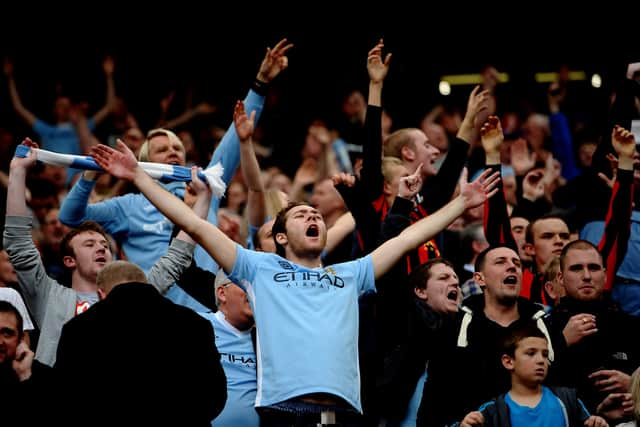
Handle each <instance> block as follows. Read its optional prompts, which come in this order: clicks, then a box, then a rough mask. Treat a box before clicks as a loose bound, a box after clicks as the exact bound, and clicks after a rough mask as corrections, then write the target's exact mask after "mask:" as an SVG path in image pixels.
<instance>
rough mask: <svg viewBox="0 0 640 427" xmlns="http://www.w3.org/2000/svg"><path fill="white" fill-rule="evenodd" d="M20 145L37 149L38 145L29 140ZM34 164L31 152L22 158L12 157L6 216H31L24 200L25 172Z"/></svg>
mask: <svg viewBox="0 0 640 427" xmlns="http://www.w3.org/2000/svg"><path fill="white" fill-rule="evenodd" d="M22 145H26V146H29V147H33V148H38V144H36V143H35V142H33V141H32V140H31V139H29V138H25V139H24V140H23V141H22ZM35 163H36V157H35V155H34V154H33V152H32V151H30V152H29V155H28V156H27V157H24V158H20V157H14V158H13V159H12V160H11V167H10V171H9V186H8V188H7V216H10V215H11V216H31V213H30V212H29V209H28V208H27V201H26V198H25V191H26V188H27V186H26V184H25V182H26V179H27V172H28V170H29V168H31V167H32V166H33V165H34V164H35Z"/></svg>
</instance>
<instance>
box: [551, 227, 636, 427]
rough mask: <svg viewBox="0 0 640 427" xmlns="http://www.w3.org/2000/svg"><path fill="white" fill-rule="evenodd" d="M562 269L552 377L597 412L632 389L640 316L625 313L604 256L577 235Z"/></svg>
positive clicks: (554, 322) (553, 317) (554, 314)
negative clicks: (613, 294) (611, 290)
mask: <svg viewBox="0 0 640 427" xmlns="http://www.w3.org/2000/svg"><path fill="white" fill-rule="evenodd" d="M560 268H561V272H560V274H561V276H560V280H561V282H562V284H563V285H564V288H565V290H566V296H565V297H563V298H561V299H560V304H558V305H557V306H556V307H554V308H553V310H552V311H551V315H550V329H551V332H552V334H553V337H554V338H555V340H556V343H555V344H556V348H557V349H558V360H557V362H556V363H555V364H553V365H551V371H550V380H552V382H553V383H554V384H558V385H562V386H567V387H575V388H577V390H578V397H580V398H581V399H582V400H583V401H584V403H585V405H586V406H587V409H589V410H590V411H592V412H595V410H596V409H597V406H598V404H599V403H601V402H602V401H603V400H604V399H605V398H606V397H607V396H608V395H610V394H612V393H625V392H627V391H628V390H629V386H630V384H631V374H632V373H633V371H634V370H635V369H637V368H638V366H640V341H639V340H638V339H637V331H638V330H640V319H638V318H637V317H634V316H631V315H629V314H627V313H624V312H623V311H622V310H621V309H620V308H619V307H618V306H617V305H616V304H615V303H614V302H613V301H612V300H611V298H610V296H609V294H608V293H607V292H606V291H605V290H604V289H605V281H606V272H605V268H604V263H603V259H602V255H601V254H600V252H599V251H598V250H597V248H596V247H595V246H594V245H593V244H592V243H590V242H587V241H585V240H576V241H574V242H571V243H569V244H568V245H567V246H565V248H564V249H563V250H562V254H561V255H560ZM610 421H619V420H610Z"/></svg>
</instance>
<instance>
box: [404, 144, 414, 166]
mask: <svg viewBox="0 0 640 427" xmlns="http://www.w3.org/2000/svg"><path fill="white" fill-rule="evenodd" d="M400 154H401V155H402V160H406V161H408V162H412V161H414V160H415V158H416V153H415V151H413V150H412V149H411V147H409V146H408V145H404V146H403V147H402V148H401V149H400Z"/></svg>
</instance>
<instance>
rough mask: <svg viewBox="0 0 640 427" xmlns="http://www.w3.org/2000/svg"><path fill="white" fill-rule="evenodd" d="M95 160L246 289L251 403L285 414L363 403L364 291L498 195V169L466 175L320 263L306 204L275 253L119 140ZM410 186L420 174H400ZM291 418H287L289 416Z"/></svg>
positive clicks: (321, 232)
mask: <svg viewBox="0 0 640 427" xmlns="http://www.w3.org/2000/svg"><path fill="white" fill-rule="evenodd" d="M92 154H93V157H94V158H95V159H96V161H97V162H98V164H99V165H100V166H101V167H102V168H104V169H105V170H106V171H108V172H110V173H111V174H113V175H115V176H117V177H119V178H123V179H127V180H129V181H132V182H133V183H134V184H135V185H136V186H137V187H138V188H139V189H140V191H141V192H142V193H143V194H144V195H145V197H147V199H148V200H149V201H150V202H151V203H153V204H154V205H155V206H156V207H157V208H158V210H160V211H161V212H162V213H163V214H164V215H166V216H167V217H168V218H169V219H170V220H171V221H173V222H175V223H176V225H178V226H179V227H181V228H182V230H184V231H186V232H187V233H189V234H190V235H191V236H192V237H193V238H194V240H196V242H198V243H199V244H200V245H202V247H204V248H205V249H206V251H207V252H208V253H209V254H210V255H211V256H212V257H213V259H214V260H215V261H216V262H217V263H218V264H219V265H220V266H221V267H222V268H223V269H224V271H225V272H226V273H228V274H229V278H230V279H231V281H233V282H234V283H237V284H238V285H239V286H240V287H241V288H242V289H244V291H245V292H246V294H247V298H248V300H249V303H250V304H251V308H252V311H253V314H254V318H255V322H256V327H257V352H256V354H257V355H258V361H257V367H258V379H257V381H258V390H257V395H256V402H255V406H256V408H258V409H263V410H272V411H275V412H276V414H277V415H282V416H283V418H282V419H285V420H288V421H289V420H291V418H287V416H288V415H289V414H292V416H293V420H294V422H295V421H298V420H299V418H298V417H300V416H305V415H307V414H309V413H312V414H314V415H316V416H317V414H319V413H323V412H325V413H326V412H327V411H338V410H341V409H344V410H346V411H351V412H362V408H361V402H360V372H359V368H358V297H359V296H360V295H361V294H363V293H365V292H367V291H375V285H374V281H375V278H377V277H379V276H381V275H382V274H384V273H386V272H387V271H388V270H389V269H390V268H391V267H392V266H393V265H394V264H395V263H396V262H397V261H398V260H399V259H400V258H401V257H402V256H403V255H404V254H405V253H406V252H407V251H409V250H411V249H414V248H416V247H418V246H419V245H420V244H422V243H423V242H425V241H426V240H428V239H429V238H431V237H433V236H434V235H435V234H437V233H438V232H440V231H441V230H442V229H444V228H445V227H446V226H447V225H449V224H450V223H451V222H453V221H454V220H455V219H456V218H457V217H458V216H459V215H461V214H462V213H463V212H464V211H465V210H466V209H468V208H470V207H475V206H479V205H480V204H482V203H484V201H485V200H486V199H487V198H488V197H490V196H491V195H493V194H494V193H495V191H493V190H492V189H493V187H494V186H495V184H496V182H497V179H498V178H497V174H494V175H492V176H489V172H485V173H483V174H482V175H480V176H479V177H478V178H477V179H476V180H475V181H474V182H472V183H467V176H466V173H463V174H462V177H461V179H460V193H459V195H458V196H457V197H456V198H454V199H453V200H452V201H451V202H449V203H448V204H447V205H446V206H445V207H443V208H442V209H440V210H439V211H437V212H435V213H434V214H432V215H430V216H429V217H427V218H424V219H422V220H421V221H418V222H416V223H415V224H412V225H411V226H410V227H408V228H406V229H405V230H404V231H403V232H402V233H401V234H400V235H399V236H398V237H396V238H393V239H390V240H388V241H387V242H385V243H384V244H383V245H382V246H380V247H379V248H377V249H376V250H374V251H373V252H372V253H371V254H370V255H367V256H365V257H363V258H359V259H357V260H354V261H351V262H345V263H340V264H335V265H331V266H324V265H323V264H322V260H321V254H322V252H323V250H324V248H325V243H326V237H327V227H326V225H325V223H324V220H323V218H322V215H320V213H319V212H318V211H317V210H316V209H315V208H313V207H311V206H308V205H305V204H292V205H289V206H288V207H287V208H285V209H283V210H282V211H281V212H280V213H279V214H278V216H277V218H276V220H275V223H274V225H273V238H274V241H275V244H276V251H277V254H271V253H262V252H253V251H249V250H246V249H244V248H243V247H241V246H240V245H238V244H237V243H235V242H234V241H232V240H231V239H229V238H228V237H227V236H226V235H225V234H224V233H222V232H221V231H220V230H219V229H218V228H217V227H216V226H215V225H213V224H211V223H209V222H206V221H202V220H201V219H199V218H197V216H195V215H193V214H192V213H191V210H190V209H189V208H188V207H187V206H186V205H185V204H184V203H180V202H179V201H178V200H176V198H175V197H173V196H172V195H171V194H170V193H168V192H166V191H165V190H164V189H163V188H162V187H160V186H159V185H158V184H157V183H156V182H155V181H154V180H153V179H151V177H149V175H147V174H146V173H145V172H144V171H143V170H142V169H141V168H140V167H139V166H138V163H137V161H136V159H135V156H134V155H133V153H132V152H131V151H130V150H129V149H128V148H127V146H126V145H125V144H124V143H122V142H121V141H120V142H119V143H118V145H117V150H114V149H112V148H111V147H108V146H105V145H99V146H97V147H95V148H94V150H93V153H92ZM403 179H405V180H411V182H408V184H407V185H408V186H409V187H410V188H411V186H416V185H418V182H413V180H417V179H418V178H416V177H414V176H408V177H404V178H403ZM288 421H287V422H288Z"/></svg>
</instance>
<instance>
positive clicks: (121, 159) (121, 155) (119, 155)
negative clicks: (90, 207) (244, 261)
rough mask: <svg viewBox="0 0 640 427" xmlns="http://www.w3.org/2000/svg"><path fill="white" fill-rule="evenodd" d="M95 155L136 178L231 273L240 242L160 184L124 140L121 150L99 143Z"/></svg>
mask: <svg viewBox="0 0 640 427" xmlns="http://www.w3.org/2000/svg"><path fill="white" fill-rule="evenodd" d="M92 155H93V157H94V159H95V160H96V162H97V163H98V164H99V165H100V166H101V167H102V168H103V169H104V170H106V171H108V172H109V173H111V174H112V175H114V176H116V177H118V178H123V179H126V180H129V181H132V182H133V183H134V184H135V185H136V186H137V187H138V189H140V191H141V192H142V194H144V195H145V197H146V198H147V199H148V200H149V201H150V202H151V203H153V204H154V205H155V206H156V207H157V208H158V210H159V211H160V212H162V213H163V214H164V215H165V216H166V217H167V218H169V219H170V220H171V221H172V222H173V223H174V224H176V225H177V226H178V227H180V228H181V229H182V230H184V231H185V232H186V233H188V234H189V235H190V236H191V237H192V238H193V239H194V240H195V241H196V242H198V244H199V245H201V246H202V247H204V248H205V250H206V251H207V252H208V253H209V255H211V257H212V258H213V259H214V260H215V261H216V262H217V263H218V265H220V266H221V267H222V268H223V269H224V271H226V272H227V273H229V272H231V270H232V269H233V264H234V263H235V260H236V243H235V242H234V241H233V240H231V239H230V238H228V237H227V236H226V235H225V234H224V233H223V232H222V231H220V230H219V229H218V227H216V226H215V225H213V224H211V223H209V222H207V221H205V220H203V219H202V218H200V217H198V215H197V214H196V213H194V212H193V211H192V210H191V209H189V207H188V206H187V205H185V204H184V203H183V202H182V201H181V200H180V199H178V198H177V197H175V196H174V195H172V194H171V193H169V192H168V191H166V190H165V189H164V188H162V187H161V186H160V185H158V184H157V183H156V182H155V181H154V180H153V179H152V178H151V177H150V176H149V175H147V173H146V172H145V171H144V170H142V168H141V167H139V166H138V162H137V161H136V158H135V156H134V154H133V152H131V150H130V149H129V148H128V147H127V146H126V145H125V144H124V142H122V141H121V140H118V142H117V151H116V150H114V149H113V148H111V147H108V146H106V145H98V146H96V147H94V148H93V149H92Z"/></svg>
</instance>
